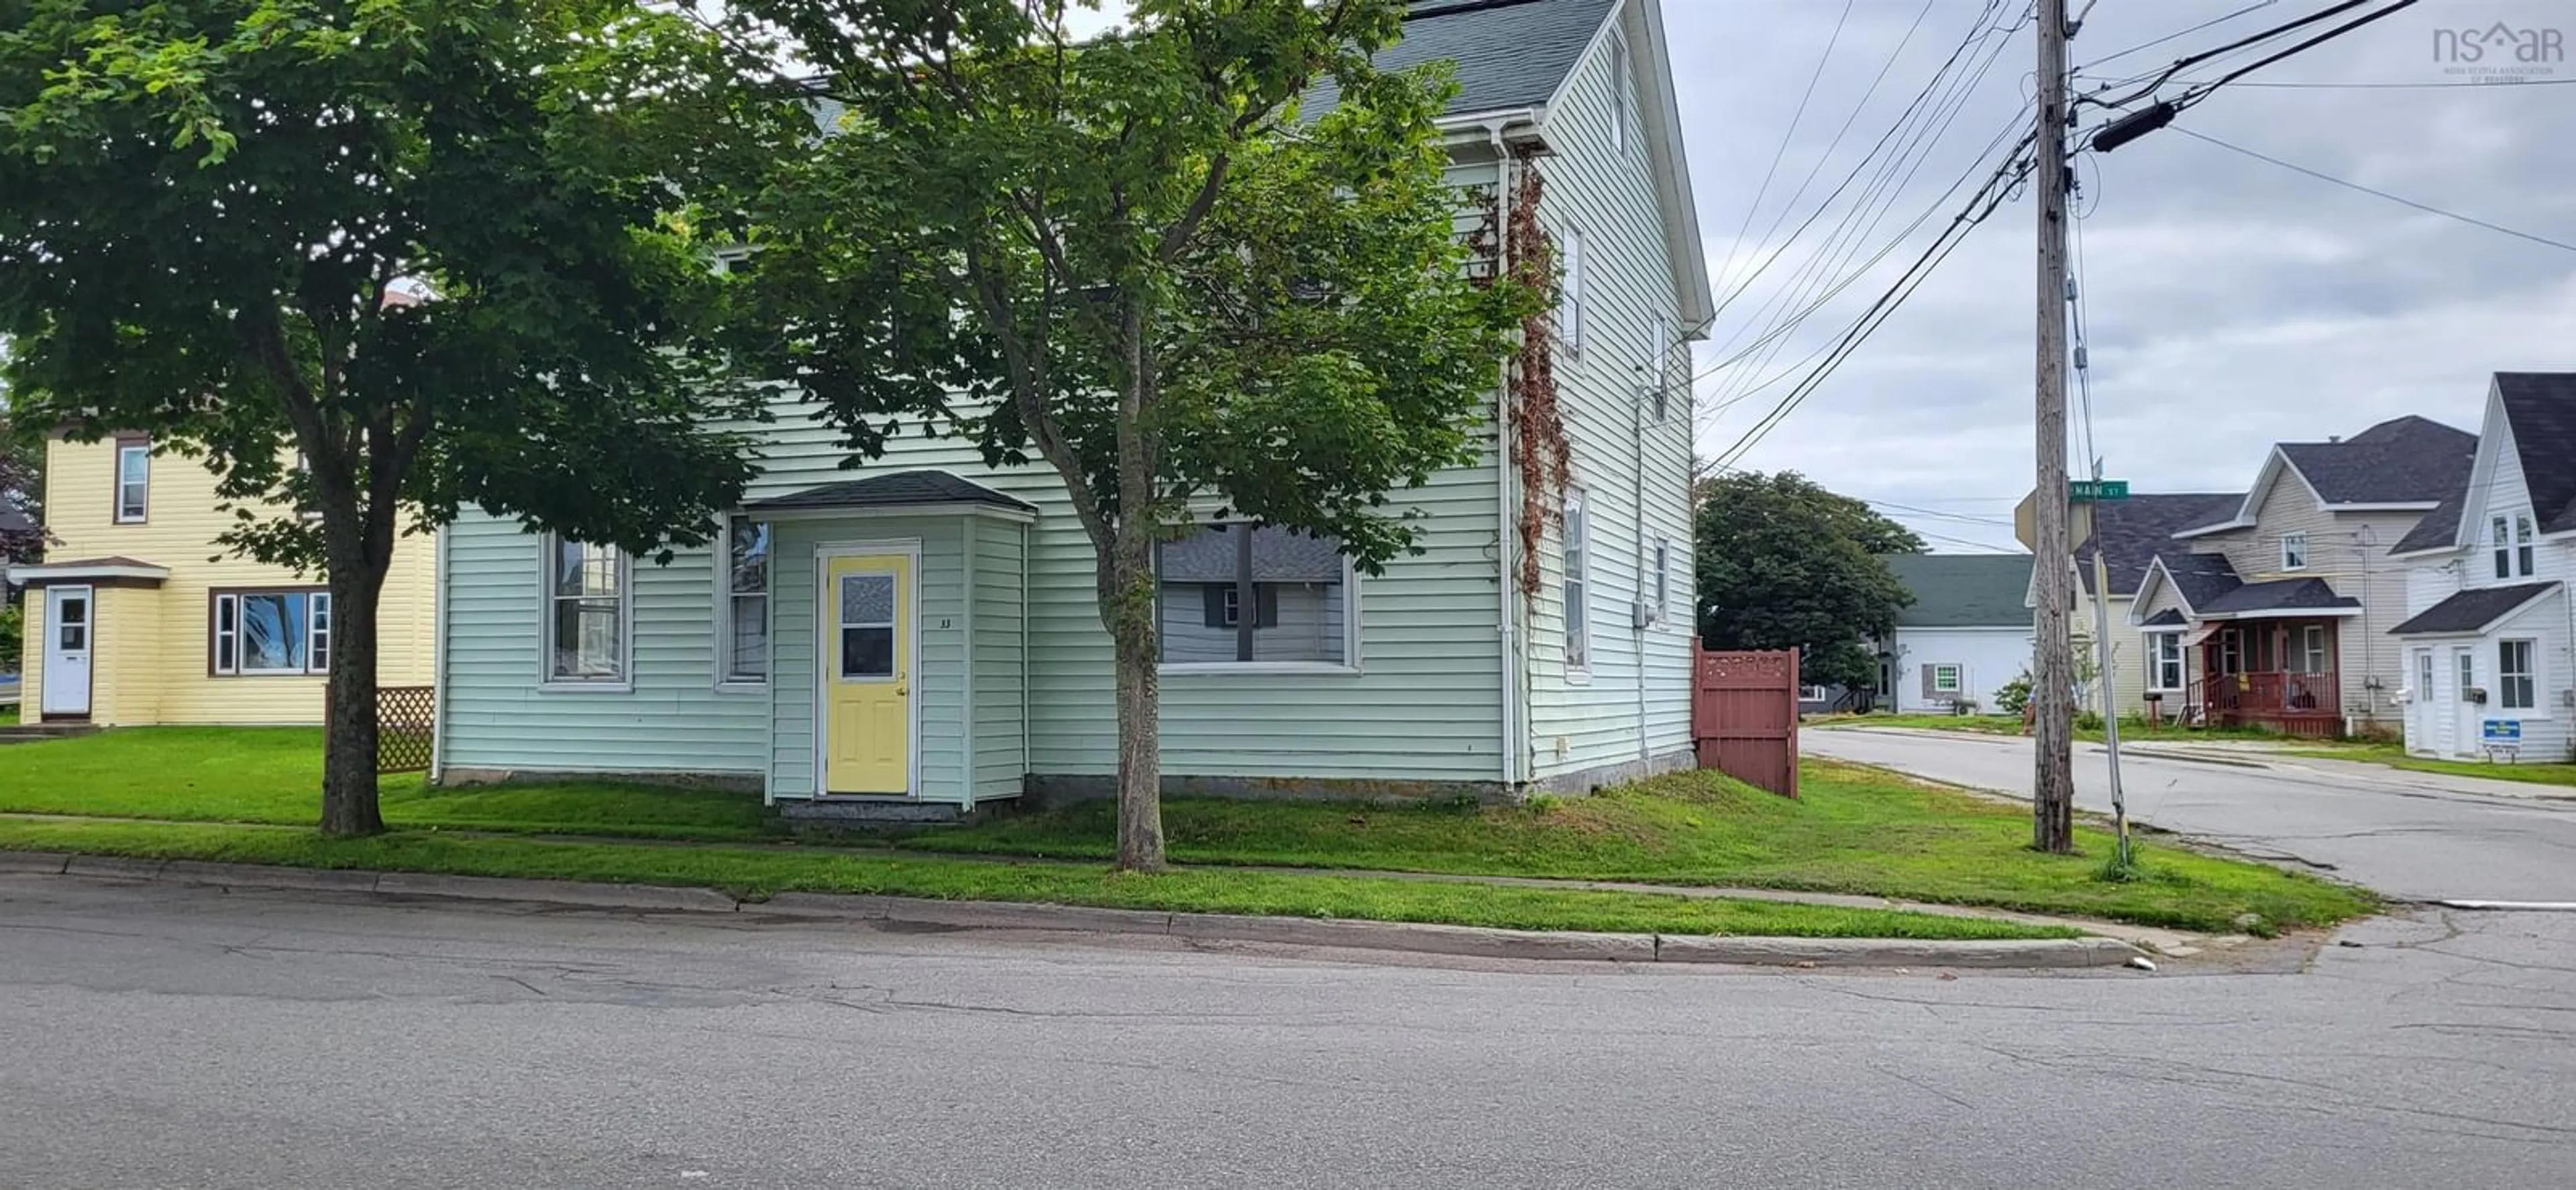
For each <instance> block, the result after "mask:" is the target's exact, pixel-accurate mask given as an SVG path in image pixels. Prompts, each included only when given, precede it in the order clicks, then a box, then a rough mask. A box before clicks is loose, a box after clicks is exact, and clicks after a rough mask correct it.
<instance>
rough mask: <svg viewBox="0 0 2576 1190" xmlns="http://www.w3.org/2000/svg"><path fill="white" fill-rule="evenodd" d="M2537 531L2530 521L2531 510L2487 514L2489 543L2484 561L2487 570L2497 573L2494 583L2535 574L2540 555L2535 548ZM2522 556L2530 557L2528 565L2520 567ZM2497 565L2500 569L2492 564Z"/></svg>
mask: <svg viewBox="0 0 2576 1190" xmlns="http://www.w3.org/2000/svg"><path fill="white" fill-rule="evenodd" d="M2539 529H2540V526H2539V524H2538V523H2537V522H2535V521H2534V520H2533V519H2532V515H2531V510H2530V509H2528V508H2508V509H2505V510H2503V511H2501V512H2496V513H2491V514H2489V516H2488V518H2487V536H2488V538H2489V539H2490V540H2489V541H2488V544H2487V558H2488V561H2489V565H2490V569H2496V570H2500V571H2501V573H2499V574H2497V575H2496V576H2495V577H2496V581H2497V582H2508V581H2511V580H2513V579H2518V578H2530V577H2531V576H2532V575H2533V574H2534V573H2535V572H2536V570H2537V567H2538V554H2539V552H2540V551H2539V549H2538V548H2537V546H2538V543H2539V541H2540V532H2539ZM2526 554H2529V555H2531V556H2532V557H2531V562H2532V565H2528V566H2526V565H2524V564H2523V563H2524V556H2525V555H2526ZM2498 562H2501V563H2503V565H2502V566H2500V567H2498V566H2495V565H2494V564H2495V563H2498Z"/></svg>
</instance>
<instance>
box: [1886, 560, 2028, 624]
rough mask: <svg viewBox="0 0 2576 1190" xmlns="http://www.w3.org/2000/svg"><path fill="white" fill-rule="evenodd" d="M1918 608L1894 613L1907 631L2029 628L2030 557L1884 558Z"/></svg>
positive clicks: (1897, 620)
mask: <svg viewBox="0 0 2576 1190" xmlns="http://www.w3.org/2000/svg"><path fill="white" fill-rule="evenodd" d="M1880 557H1881V558H1882V559H1884V560H1885V561H1886V563H1887V568H1888V569H1889V570H1892V571H1895V572H1896V581H1898V582H1901V583H1903V584H1905V589H1906V590H1908V591H1911V592H1913V593H1914V605H1913V606H1912V607H1908V608H1906V609H1905V610H1904V611H1901V612H1898V613H1897V614H1896V623H1897V625H1898V626H1899V627H1903V628H2027V627H2029V626H2030V623H2031V610H2030V607H2029V606H2028V605H2027V604H2025V603H2023V602H2022V601H2023V599H2024V598H2025V597H2027V596H2028V595H2029V593H2030V555H2028V554H1882V555H1880Z"/></svg>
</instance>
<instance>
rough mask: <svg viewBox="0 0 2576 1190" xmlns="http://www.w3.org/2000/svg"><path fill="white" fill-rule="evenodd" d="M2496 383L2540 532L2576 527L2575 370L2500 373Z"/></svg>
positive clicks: (2559, 531)
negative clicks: (2520, 461)
mask: <svg viewBox="0 0 2576 1190" xmlns="http://www.w3.org/2000/svg"><path fill="white" fill-rule="evenodd" d="M2495 379H2496V391H2497V392H2498V393H2499V394H2500V395H2501V396H2502V397H2503V399H2504V415H2505V420H2506V422H2507V423H2509V424H2511V425H2512V426H2513V445H2514V449H2515V451H2516V452H2517V453H2519V454H2520V455H2521V456H2522V481H2523V483H2524V484H2525V485H2526V486H2528V487H2529V488H2530V489H2531V508H2532V515H2533V516H2534V517H2535V518H2537V519H2538V520H2539V521H2540V531H2541V532H2543V533H2563V532H2565V531H2567V530H2570V529H2576V461H2571V460H2576V372H2498V373H2496V378H2495Z"/></svg>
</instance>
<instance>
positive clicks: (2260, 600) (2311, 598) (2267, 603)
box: [2191, 578, 2361, 618]
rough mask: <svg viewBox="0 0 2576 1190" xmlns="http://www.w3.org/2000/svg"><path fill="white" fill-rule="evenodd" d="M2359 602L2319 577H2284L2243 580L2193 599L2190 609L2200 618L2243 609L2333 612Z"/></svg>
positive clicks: (2231, 614) (2247, 610) (2250, 610)
mask: <svg viewBox="0 0 2576 1190" xmlns="http://www.w3.org/2000/svg"><path fill="white" fill-rule="evenodd" d="M2360 606H2361V601H2360V600H2358V599H2354V598H2352V597H2351V596H2349V595H2337V594H2335V592H2334V588H2333V587H2330V586H2327V585H2326V580H2324V579H2321V578H2285V579H2275V580H2273V581H2271V582H2268V583H2245V584H2243V585H2241V586H2238V587H2237V588H2236V589H2234V590H2232V591H2229V592H2227V593H2225V594H2223V595H2220V596H2219V597H2217V598H2216V599H2212V600H2210V601H2209V602H2208V603H2206V604H2203V603H2198V602H2195V603H2193V604H2192V605H2191V608H2192V610H2193V611H2196V612H2199V613H2200V614H2201V615H2202V617H2204V618H2206V617H2210V616H2234V615H2243V614H2244V613H2246V612H2288V611H2309V610H2315V611H2337V610H2341V609H2343V608H2356V607H2360Z"/></svg>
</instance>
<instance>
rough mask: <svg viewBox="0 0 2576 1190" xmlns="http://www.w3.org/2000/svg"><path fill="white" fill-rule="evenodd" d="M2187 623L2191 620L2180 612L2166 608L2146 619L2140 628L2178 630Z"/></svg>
mask: <svg viewBox="0 0 2576 1190" xmlns="http://www.w3.org/2000/svg"><path fill="white" fill-rule="evenodd" d="M2188 623H2191V620H2190V619H2189V618H2188V617H2186V616H2184V615H2183V614H2182V613H2181V612H2178V611H2175V610H2174V609H2172V608H2166V609H2165V610H2163V611H2160V612H2157V613H2156V614H2154V615H2152V616H2149V617H2147V618H2146V621H2145V622H2144V624H2143V625H2141V626H2142V627H2147V628H2179V627H2181V626H2183V625H2185V624H2188Z"/></svg>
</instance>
